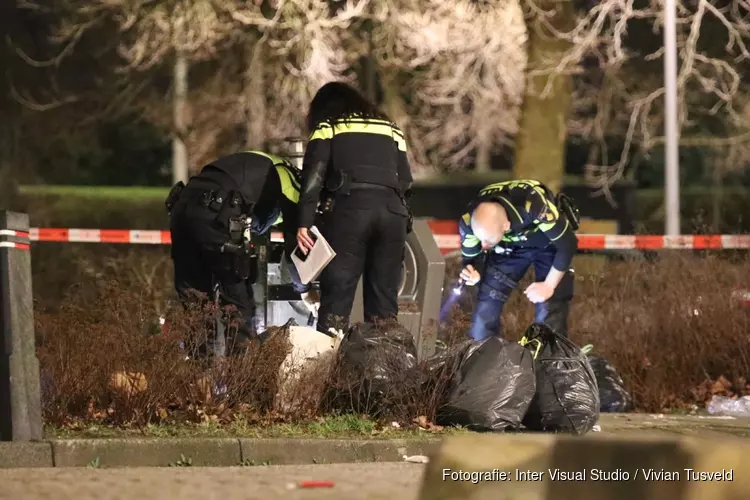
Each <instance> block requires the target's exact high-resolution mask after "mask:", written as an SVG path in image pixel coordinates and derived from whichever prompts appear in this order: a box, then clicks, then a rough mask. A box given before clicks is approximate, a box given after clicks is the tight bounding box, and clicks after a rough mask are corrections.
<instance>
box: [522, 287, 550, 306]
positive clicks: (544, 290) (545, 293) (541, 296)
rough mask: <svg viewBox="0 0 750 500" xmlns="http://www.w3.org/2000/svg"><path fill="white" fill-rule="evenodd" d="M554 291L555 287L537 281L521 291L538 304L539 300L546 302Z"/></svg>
mask: <svg viewBox="0 0 750 500" xmlns="http://www.w3.org/2000/svg"><path fill="white" fill-rule="evenodd" d="M554 292H555V289H554V288H552V287H551V286H549V285H548V284H547V283H545V282H544V281H538V282H536V283H532V284H531V285H529V286H528V288H526V290H524V292H523V293H524V295H526V297H527V298H528V299H529V300H530V301H531V302H533V303H534V304H539V303H540V302H547V301H548V300H549V299H550V297H552V294H553V293H554Z"/></svg>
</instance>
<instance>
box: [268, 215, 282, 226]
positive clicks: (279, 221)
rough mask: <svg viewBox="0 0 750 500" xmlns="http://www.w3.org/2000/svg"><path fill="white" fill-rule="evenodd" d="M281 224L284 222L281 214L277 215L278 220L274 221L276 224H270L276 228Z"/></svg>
mask: <svg viewBox="0 0 750 500" xmlns="http://www.w3.org/2000/svg"><path fill="white" fill-rule="evenodd" d="M282 222H284V216H283V215H281V214H279V218H278V219H276V222H274V223H273V224H271V225H272V226H278V225H279V224H281V223H282Z"/></svg>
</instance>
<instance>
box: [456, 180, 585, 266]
mask: <svg viewBox="0 0 750 500" xmlns="http://www.w3.org/2000/svg"><path fill="white" fill-rule="evenodd" d="M486 201H491V202H496V203H499V204H500V205H501V206H502V207H503V208H504V209H505V212H506V213H507V214H508V220H509V221H510V230H508V231H507V232H506V233H505V234H504V235H503V238H502V240H501V241H500V243H498V245H496V247H499V248H513V247H527V248H544V247H547V246H548V245H550V244H552V245H554V246H555V247H556V248H557V254H556V255H555V260H554V262H553V265H552V267H554V268H555V269H557V270H559V271H567V270H568V269H569V268H570V264H571V262H572V260H573V256H574V255H575V253H576V251H577V249H578V239H577V238H576V235H575V231H574V230H573V227H572V226H571V224H570V221H569V220H568V218H567V216H566V215H565V214H564V213H562V212H561V211H560V210H559V209H558V207H557V204H556V202H555V197H554V195H553V193H552V192H551V191H550V190H549V188H547V186H545V185H544V184H542V183H541V182H539V181H535V180H516V181H506V182H498V183H495V184H490V185H489V186H485V187H484V188H482V189H481V190H480V191H479V196H478V197H477V198H476V199H475V200H474V201H473V202H472V203H471V204H470V205H469V208H468V210H467V212H466V213H465V214H463V216H461V219H460V220H459V223H458V229H459V234H460V236H461V257H462V260H463V263H464V265H467V264H469V263H471V262H472V261H473V260H474V259H475V258H476V257H477V256H479V255H480V254H481V253H482V242H481V241H480V240H479V238H477V237H476V236H475V235H474V232H473V231H472V229H471V216H472V213H473V212H474V209H475V208H476V206H477V205H479V204H480V203H482V202H486ZM494 250H495V249H494V248H493V249H490V250H489V251H494Z"/></svg>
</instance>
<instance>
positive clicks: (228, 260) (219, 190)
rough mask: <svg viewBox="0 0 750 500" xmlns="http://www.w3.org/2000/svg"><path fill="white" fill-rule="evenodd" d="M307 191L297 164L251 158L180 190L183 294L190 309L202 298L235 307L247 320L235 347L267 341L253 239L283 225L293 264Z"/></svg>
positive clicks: (207, 170) (173, 220)
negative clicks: (259, 325) (257, 320)
mask: <svg viewBox="0 0 750 500" xmlns="http://www.w3.org/2000/svg"><path fill="white" fill-rule="evenodd" d="M299 190H300V178H299V174H298V172H297V170H296V169H295V168H294V167H293V166H292V165H291V164H289V162H287V161H286V160H284V159H282V158H280V157H278V156H274V155H271V154H267V153H263V152H260V151H248V152H242V153H235V154H231V155H229V156H225V157H222V158H219V159H217V160H215V161H213V162H211V163H210V164H208V165H206V166H205V167H204V168H203V169H202V170H201V172H200V174H199V175H197V176H194V177H192V178H191V179H190V180H189V181H188V183H187V185H183V184H182V183H181V182H180V183H178V184H177V185H175V187H173V188H172V191H171V193H170V195H169V198H168V199H167V202H166V205H167V209H168V210H169V211H170V231H171V236H172V261H173V264H174V283H175V288H176V290H177V293H178V295H179V297H180V299H181V301H182V302H183V304H185V305H186V306H187V305H188V304H190V303H191V302H193V301H194V300H195V298H196V297H195V295H196V294H195V291H198V292H202V293H203V294H206V295H208V297H209V298H210V299H212V300H216V298H217V296H218V299H219V303H220V305H222V306H227V305H230V306H234V307H235V308H236V311H237V314H238V315H239V316H240V318H239V319H240V321H239V322H238V323H239V325H240V326H239V327H238V329H237V332H236V337H235V338H234V342H233V344H234V345H235V346H236V347H237V348H240V349H241V348H242V346H243V344H245V342H246V341H247V340H249V339H251V338H252V337H253V336H254V335H255V334H256V333H260V332H256V331H255V330H256V326H255V325H254V316H255V300H254V298H253V290H252V284H253V282H254V281H255V278H256V276H255V275H256V273H257V266H256V265H255V259H254V248H253V245H252V241H251V240H252V235H260V234H264V233H266V232H267V231H268V230H269V229H270V228H271V227H272V226H274V225H276V224H279V223H282V225H283V229H284V243H285V250H286V252H285V254H286V256H287V258H289V256H291V253H292V251H293V250H294V248H295V243H296V238H295V231H296V229H297V227H298V225H299V224H298V222H297V201H298V200H299ZM289 267H290V273H291V276H292V281H293V287H294V290H295V291H296V292H298V293H300V294H301V296H302V299H303V300H304V301H305V304H306V306H307V307H308V308H309V309H311V310H312V311H314V310H315V308H316V306H317V304H316V300H317V299H316V298H315V297H314V296H313V294H312V293H310V285H303V284H302V283H301V282H300V279H299V275H298V273H297V272H296V269H295V267H294V265H291V266H289ZM204 347H206V346H204Z"/></svg>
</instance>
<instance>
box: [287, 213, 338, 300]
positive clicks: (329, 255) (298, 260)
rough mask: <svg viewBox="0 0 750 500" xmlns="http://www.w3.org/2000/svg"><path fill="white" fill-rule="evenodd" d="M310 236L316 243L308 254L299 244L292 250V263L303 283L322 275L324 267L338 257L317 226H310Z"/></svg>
mask: <svg viewBox="0 0 750 500" xmlns="http://www.w3.org/2000/svg"><path fill="white" fill-rule="evenodd" d="M310 237H311V238H312V240H313V241H314V242H315V243H314V244H313V247H312V249H311V250H310V251H309V252H308V253H307V255H305V254H303V253H302V251H301V250H300V248H299V245H297V246H296V247H295V248H294V252H292V263H293V264H294V267H296V268H297V272H298V273H299V277H300V281H302V284H303V285H307V284H308V283H310V282H312V281H313V280H315V278H317V277H318V276H320V273H322V272H323V269H325V267H326V266H327V265H328V264H329V263H330V262H331V261H332V260H333V258H334V257H336V252H334V251H333V249H332V248H331V245H329V244H328V241H326V239H325V238H324V237H323V235H322V234H320V231H318V228H317V227H315V226H313V227H311V228H310Z"/></svg>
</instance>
